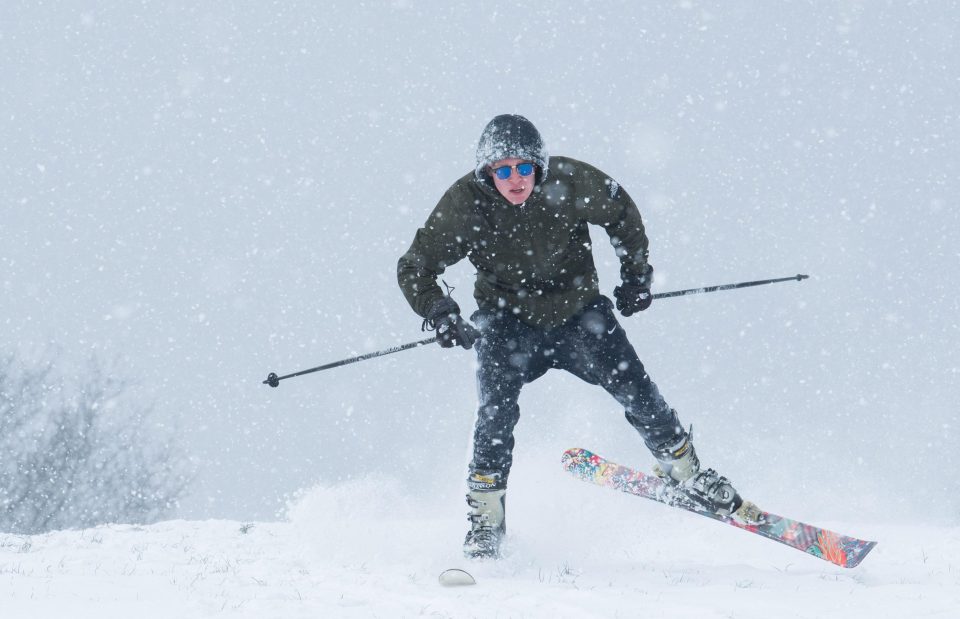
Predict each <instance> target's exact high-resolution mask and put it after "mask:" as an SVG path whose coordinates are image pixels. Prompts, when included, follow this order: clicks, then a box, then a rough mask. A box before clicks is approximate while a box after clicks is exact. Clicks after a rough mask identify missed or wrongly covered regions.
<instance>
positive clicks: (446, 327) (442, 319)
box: [423, 297, 480, 349]
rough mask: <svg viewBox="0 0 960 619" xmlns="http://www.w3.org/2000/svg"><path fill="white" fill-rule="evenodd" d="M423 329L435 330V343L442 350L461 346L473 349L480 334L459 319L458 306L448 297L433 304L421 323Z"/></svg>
mask: <svg viewBox="0 0 960 619" xmlns="http://www.w3.org/2000/svg"><path fill="white" fill-rule="evenodd" d="M423 325H424V329H427V330H436V332H437V343H438V344H440V345H441V346H443V347H444V348H453V347H454V346H463V347H464V348H467V349H470V348H473V343H474V342H475V341H477V339H478V338H479V337H480V332H479V331H477V329H476V328H475V327H474V326H473V325H471V324H470V323H469V322H467V321H466V320H464V319H463V318H461V317H460V306H459V305H457V302H456V301H454V300H453V299H452V298H450V297H441V298H439V299H437V300H436V301H434V302H433V305H431V306H430V310H429V311H428V312H427V319H426V320H424V321H423Z"/></svg>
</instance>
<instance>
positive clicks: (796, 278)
mask: <svg viewBox="0 0 960 619" xmlns="http://www.w3.org/2000/svg"><path fill="white" fill-rule="evenodd" d="M809 277H810V276H809V275H799V274H798V275H794V276H793V277H778V278H776V279H761V280H758V281H755V282H740V283H737V284H721V285H720V286H706V287H704V288H688V289H686V290H674V291H673V292H658V293H657V294H655V295H653V298H654V299H668V298H670V297H685V296H687V295H689V294H702V293H704V292H717V291H719V290H734V289H736V288H749V287H750V286H763V285H764V284H776V283H778V282H792V281H798V282H799V281H802V280H805V279H807V278H809Z"/></svg>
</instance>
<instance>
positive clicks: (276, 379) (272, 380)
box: [263, 275, 810, 387]
mask: <svg viewBox="0 0 960 619" xmlns="http://www.w3.org/2000/svg"><path fill="white" fill-rule="evenodd" d="M808 277H810V276H809V275H794V276H793V277H780V278H777V279H764V280H760V281H755V282H740V283H738V284H722V285H720V286H706V287H704V288H688V289H687V290H675V291H673V292H659V293H657V294H655V295H653V298H654V299H668V298H670V297H683V296H686V295H689V294H701V293H704V292H717V291H718V290H733V289H735V288H747V287H749V286H762V285H764V284H775V283H777V282H789V281H798V282H799V281H801V280H804V279H807V278H808ZM436 341H437V338H436V337H430V338H427V339H425V340H420V341H419V342H410V343H409V344H401V345H400V346H394V347H393V348H387V349H384V350H378V351H376V352H370V353H367V354H365V355H359V356H357V357H350V358H349V359H341V360H340V361H334V362H333V363H327V364H326V365H320V366H317V367H315V368H310V369H309V370H301V371H299V372H294V373H293V374H287V375H286V376H277V375H276V374H275V373H274V372H270V374H268V375H267V380H265V381H263V384H264V385H270V386H271V387H279V386H280V381H281V380H284V379H286V378H293V377H294V376H303V375H304V374H312V373H313V372H321V371H323V370H329V369H331V368H338V367H340V366H342V365H349V364H351V363H357V362H358V361H366V360H367V359H373V358H374V357H382V356H384V355H389V354H393V353H395V352H401V351H404V350H409V349H411V348H416V347H417V346H424V345H426V344H432V343H434V342H436Z"/></svg>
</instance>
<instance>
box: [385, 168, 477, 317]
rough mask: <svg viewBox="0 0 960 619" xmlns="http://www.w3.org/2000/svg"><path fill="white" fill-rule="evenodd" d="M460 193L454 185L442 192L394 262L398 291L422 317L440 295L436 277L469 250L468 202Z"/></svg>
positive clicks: (469, 223) (470, 224)
mask: <svg viewBox="0 0 960 619" xmlns="http://www.w3.org/2000/svg"><path fill="white" fill-rule="evenodd" d="M461 193H462V192H461V191H459V190H458V187H457V185H454V186H453V187H451V188H450V189H449V190H448V191H447V193H445V194H444V195H443V197H442V198H441V199H440V202H438V203H437V206H436V207H435V208H434V209H433V212H432V213H430V216H429V217H428V218H427V221H426V223H425V224H424V225H423V227H422V228H420V229H419V230H417V234H416V236H415V237H414V239H413V243H412V244H411V245H410V249H408V250H407V252H406V253H405V254H403V255H402V256H401V257H400V260H399V262H398V263H397V282H398V283H399V284H400V290H402V291H403V295H404V296H405V297H406V299H407V302H408V303H409V304H410V307H412V308H413V311H414V312H416V313H417V314H418V315H420V316H422V317H426V315H427V312H428V311H429V309H430V306H431V305H432V304H433V302H434V301H436V300H437V299H439V298H440V297H442V296H444V293H443V291H442V290H441V289H440V286H439V285H437V277H439V276H440V275H441V274H443V272H444V270H446V268H447V267H448V266H451V265H453V264H456V263H457V262H460V260H462V259H463V258H464V257H465V256H466V255H467V253H468V252H469V248H470V245H469V236H470V235H471V233H472V228H471V226H472V221H471V218H470V216H469V213H468V212H467V207H468V205H469V204H471V202H470V201H469V199H466V201H465V198H464V197H463V196H462V195H461Z"/></svg>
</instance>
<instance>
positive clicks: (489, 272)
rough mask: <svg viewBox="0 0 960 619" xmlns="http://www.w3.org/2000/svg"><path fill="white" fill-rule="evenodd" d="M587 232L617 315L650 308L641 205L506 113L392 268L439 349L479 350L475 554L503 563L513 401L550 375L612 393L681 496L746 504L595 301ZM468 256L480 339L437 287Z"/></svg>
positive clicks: (720, 505) (515, 413) (726, 505)
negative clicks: (597, 231) (595, 236)
mask: <svg viewBox="0 0 960 619" xmlns="http://www.w3.org/2000/svg"><path fill="white" fill-rule="evenodd" d="M589 224H593V225H597V226H601V227H602V228H603V229H604V230H605V231H606V233H607V235H609V237H610V242H611V243H612V244H613V246H614V248H615V249H616V252H617V256H618V257H619V259H620V263H621V266H620V276H621V279H622V282H621V284H620V285H619V286H617V287H616V288H615V289H614V296H615V297H616V308H617V309H618V310H619V311H620V313H621V314H623V316H631V315H633V314H634V313H636V312H640V311H643V310H645V309H647V308H648V307H649V306H650V303H651V301H652V296H651V294H650V285H651V283H652V279H653V268H652V267H651V266H650V264H649V262H648V261H647V257H648V250H647V247H648V240H647V236H646V233H645V231H644V227H643V222H642V221H641V218H640V212H639V210H638V209H637V206H636V205H635V204H634V202H633V200H631V199H630V196H628V195H627V192H626V191H624V189H623V188H622V187H621V186H620V185H619V184H618V183H617V182H616V181H614V180H613V179H611V178H610V177H608V176H607V175H606V174H604V173H603V172H601V171H600V170H598V169H596V168H594V167H593V166H590V165H588V164H586V163H583V162H581V161H577V160H575V159H571V158H568V157H559V156H552V157H551V156H549V155H548V153H547V149H546V147H545V146H544V142H543V140H542V138H541V136H540V133H539V131H538V130H537V129H536V127H535V126H534V125H533V124H532V123H531V122H530V121H529V120H527V119H526V118H524V117H522V116H519V115H512V114H503V115H500V116H497V117H495V118H494V119H493V120H491V121H490V122H489V123H488V124H487V126H486V127H485V128H484V130H483V133H482V134H481V136H480V142H479V144H478V147H477V163H476V167H475V168H474V170H473V171H471V172H470V173H468V174H466V175H465V176H463V177H462V178H460V179H459V180H457V181H456V182H455V183H454V184H453V185H452V186H451V187H450V188H449V189H448V190H447V192H446V193H445V194H444V195H443V197H442V198H441V199H440V202H439V203H438V204H437V206H436V207H435V208H434V210H433V212H432V213H431V214H430V216H429V218H428V219H427V221H426V223H425V224H424V226H423V227H422V228H420V229H419V230H418V231H417V233H416V236H415V238H414V241H413V243H412V245H411V246H410V249H409V250H408V251H407V252H406V253H405V254H404V255H403V256H402V257H401V258H400V261H399V263H398V265H397V279H398V281H399V284H400V288H401V289H402V291H403V294H404V296H405V297H406V299H407V301H408V302H409V303H410V305H411V307H412V308H413V310H414V311H415V312H416V313H417V314H419V315H420V316H421V317H423V318H424V328H429V329H435V330H436V333H437V341H438V342H439V343H440V345H441V346H443V347H446V348H449V347H453V346H462V347H463V348H467V349H469V348H471V347H474V346H476V353H477V362H478V367H477V385H478V393H479V400H480V402H479V409H478V411H477V420H476V426H475V429H474V437H473V458H472V460H471V462H470V465H469V474H468V477H467V484H468V487H469V493H468V494H467V503H468V505H469V507H470V512H469V519H470V530H469V531H468V533H467V536H466V539H465V540H464V545H463V548H464V554H465V555H466V556H467V557H470V558H477V557H493V558H496V557H498V556H499V554H500V544H501V541H502V539H503V536H504V533H505V532H506V521H505V504H506V503H505V496H506V490H507V480H508V477H509V474H510V467H511V464H512V459H513V447H514V438H513V430H514V427H515V425H516V423H517V421H518V419H519V417H520V410H519V407H518V405H517V399H518V397H519V395H520V390H521V388H522V387H523V385H524V384H527V383H530V382H533V381H534V380H536V379H537V378H539V377H540V376H542V375H543V374H544V373H545V372H546V371H547V370H549V369H551V368H557V369H563V370H566V371H568V372H570V373H572V374H574V375H575V376H577V377H579V378H581V379H582V380H584V381H586V382H588V383H590V384H594V385H600V386H602V387H603V388H604V389H605V390H606V391H607V392H608V393H610V395H612V396H613V397H614V398H615V399H616V400H617V401H618V402H619V403H620V404H621V405H622V406H623V407H624V410H625V413H626V418H627V421H628V422H629V423H630V424H631V425H632V426H633V427H634V428H635V429H636V430H637V431H638V432H639V433H640V436H641V438H642V439H643V441H644V443H645V444H646V446H647V448H648V449H649V450H650V451H651V453H652V454H653V455H654V457H655V458H656V459H657V462H658V466H657V467H656V471H657V474H658V475H660V476H662V477H663V478H664V479H665V480H666V481H667V482H668V483H670V484H672V485H673V486H674V487H675V488H676V489H677V490H679V491H680V492H682V493H683V494H684V495H685V496H688V497H689V498H690V499H691V500H693V501H695V502H696V503H697V504H698V505H700V506H702V507H703V508H704V509H706V510H709V511H713V512H716V513H719V514H724V515H726V514H731V513H733V512H735V511H736V510H737V509H739V508H740V506H741V504H742V500H741V499H740V496H739V495H738V494H737V492H736V490H735V489H734V488H733V486H732V485H731V484H730V482H729V481H728V480H727V479H726V478H725V477H722V476H720V475H718V474H717V473H716V472H715V471H714V470H712V469H705V470H704V469H701V468H700V462H699V460H698V458H697V455H696V451H695V450H694V448H693V444H692V442H691V439H692V437H691V435H690V433H689V432H687V431H686V430H684V428H683V426H682V425H681V424H680V420H679V419H678V417H677V413H676V411H674V410H673V409H672V408H670V407H669V405H668V404H667V403H666V402H665V401H664V399H663V397H662V396H661V395H660V392H659V391H658V389H657V386H656V385H655V384H654V383H653V381H652V380H651V379H650V377H649V376H648V375H647V373H646V371H645V369H644V367H643V364H642V363H641V362H640V360H639V358H638V357H637V353H636V352H635V351H634V349H633V346H632V345H631V344H630V342H629V341H627V337H626V334H625V333H624V331H623V329H622V328H621V327H620V325H619V324H618V322H617V319H616V317H615V315H614V313H613V302H612V301H611V300H610V299H608V298H607V297H605V296H603V295H601V294H600V291H599V287H598V277H597V270H596V266H595V265H594V261H593V254H592V249H591V248H592V244H591V240H590V233H589V229H588V226H589ZM465 257H466V258H469V260H470V262H471V263H472V264H473V265H474V266H475V267H476V269H477V279H476V284H475V287H474V298H475V299H476V301H477V304H478V306H479V309H478V311H477V312H476V313H474V314H473V315H472V316H471V320H472V321H473V323H475V324H476V328H474V326H473V325H471V324H470V322H468V321H466V320H465V319H464V318H463V317H462V316H461V314H460V306H459V305H458V304H457V303H456V302H455V301H454V300H453V298H452V297H451V296H449V294H444V292H443V290H441V288H440V287H439V285H438V284H437V278H438V276H440V275H441V274H442V273H443V272H444V270H445V269H446V268H447V267H449V266H450V265H453V264H455V263H457V262H459V261H460V260H461V259H463V258H465Z"/></svg>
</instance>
